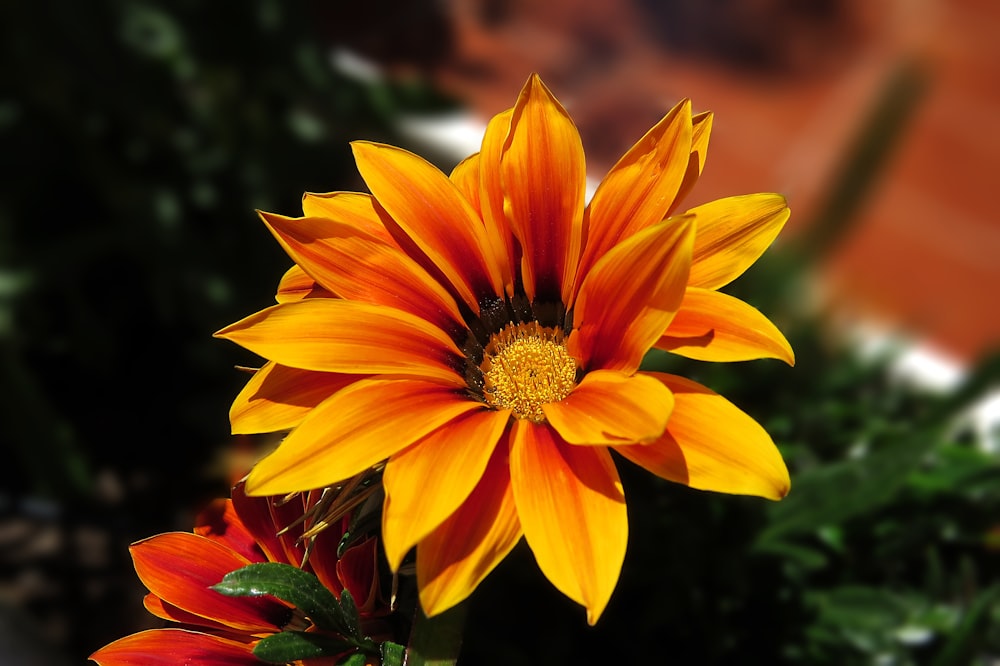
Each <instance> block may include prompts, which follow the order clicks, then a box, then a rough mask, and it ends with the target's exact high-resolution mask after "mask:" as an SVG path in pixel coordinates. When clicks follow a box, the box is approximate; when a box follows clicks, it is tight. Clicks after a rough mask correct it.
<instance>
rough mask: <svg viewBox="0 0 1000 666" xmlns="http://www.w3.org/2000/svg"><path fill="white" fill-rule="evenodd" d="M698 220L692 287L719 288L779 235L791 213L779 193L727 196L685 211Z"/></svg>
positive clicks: (745, 267)
mask: <svg viewBox="0 0 1000 666" xmlns="http://www.w3.org/2000/svg"><path fill="white" fill-rule="evenodd" d="M688 213H691V214H693V215H695V217H696V219H697V221H698V235H697V236H695V239H694V250H693V252H692V254H691V277H690V278H689V279H688V283H689V284H690V285H691V286H692V287H704V288H705V289H718V288H719V287H722V286H725V285H727V284H729V283H730V282H732V281H733V280H735V279H736V278H738V277H739V276H740V275H742V274H743V271H745V270H746V269H747V268H749V267H750V266H751V265H752V264H753V262H755V261H757V259H758V258H759V257H760V255H762V254H764V250H766V249H767V248H768V246H769V245H770V244H771V242H772V241H774V239H775V238H776V237H777V236H778V232H779V231H781V228H782V227H783V226H784V225H785V222H786V221H787V220H788V216H789V214H790V212H789V210H788V205H787V204H786V203H785V198H784V197H783V196H781V195H780V194H748V195H744V196H738V197H727V198H725V199H719V200H717V201H712V202H710V203H707V204H704V205H701V206H697V207H695V208H692V209H691V210H689V211H688Z"/></svg>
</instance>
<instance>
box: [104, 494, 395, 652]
mask: <svg viewBox="0 0 1000 666" xmlns="http://www.w3.org/2000/svg"><path fill="white" fill-rule="evenodd" d="M278 499H280V498H273V497H267V498H264V497H248V496H247V495H245V494H244V492H243V485H242V484H239V485H237V486H236V487H235V488H233V491H232V499H227V500H219V501H217V502H214V503H213V504H212V505H210V506H209V507H208V508H207V509H206V510H205V511H203V512H202V513H201V514H200V515H199V516H198V518H197V520H196V524H195V529H194V531H193V532H167V533H164V534H158V535H156V536H153V537H150V538H148V539H144V540H142V541H139V542H136V543H134V544H132V546H131V547H130V548H129V551H130V552H131V554H132V560H133V562H134V564H135V570H136V573H137V574H138V576H139V579H140V580H141V581H142V582H143V584H144V585H145V586H146V587H147V588H148V589H149V594H147V595H146V597H145V599H144V600H143V605H144V606H145V607H146V610H148V611H149V612H150V613H152V614H153V615H155V616H157V617H159V618H162V619H164V620H167V621H169V622H172V623H175V624H174V625H172V626H169V627H167V628H163V629H149V630H146V631H141V632H139V633H136V634H132V635H131V636H126V637H124V638H121V639H119V640H117V641H114V642H113V643H110V644H108V645H106V646H104V647H103V648H101V649H100V650H98V651H97V652H95V653H94V654H92V655H91V656H90V658H91V659H92V660H94V661H96V662H97V663H98V664H100V665H101V666H125V665H126V664H148V665H154V664H164V665H166V664H189V663H190V664H233V665H234V666H235V665H240V664H246V665H247V666H255V665H256V666H259V665H260V664H262V663H264V662H263V661H261V660H260V659H258V658H256V657H255V656H254V655H253V648H254V646H255V645H256V644H257V643H258V641H259V640H260V639H261V638H264V637H266V636H269V635H271V634H275V633H278V632H280V631H282V630H283V629H286V628H296V629H300V630H312V627H310V623H309V622H308V620H307V619H305V618H304V617H301V616H300V614H299V611H296V610H295V609H293V608H292V607H290V606H289V605H288V604H286V603H284V602H282V601H280V600H278V599H276V598H274V597H269V596H260V597H230V596H225V595H223V594H220V593H219V592H216V591H214V590H212V589H211V586H213V585H215V584H217V583H219V582H220V581H221V580H222V578H223V576H225V575H226V574H227V573H229V572H231V571H235V570H237V569H241V568H242V567H245V566H247V565H250V564H254V563H258V562H280V563H282V564H291V565H293V566H296V567H300V566H301V563H302V560H303V556H304V555H305V547H304V546H303V542H302V541H301V540H300V539H299V537H301V536H302V533H303V532H302V523H301V522H299V523H296V521H299V520H300V519H301V518H302V515H303V512H304V511H308V510H309V508H310V507H311V506H312V505H313V504H314V503H315V501H314V500H315V499H316V498H315V497H309V496H308V495H307V494H303V495H302V496H300V497H297V498H293V499H292V501H289V502H287V503H282V502H278V501H277V500H278ZM345 521H346V519H345ZM289 526H290V527H289ZM341 527H342V529H341V530H337V529H330V530H327V531H325V532H322V533H320V534H319V535H318V536H317V537H316V538H315V539H314V541H313V545H312V551H311V555H310V557H309V558H308V563H307V564H306V565H305V566H301V568H304V569H306V570H307V571H310V572H311V573H313V574H314V575H315V576H316V578H317V579H318V580H319V581H320V583H322V584H323V586H325V587H326V588H327V589H329V590H330V591H332V592H333V593H334V594H335V595H337V596H339V595H340V593H341V590H345V589H346V590H349V591H350V593H351V595H352V596H353V597H354V598H355V599H357V602H358V608H359V612H360V613H361V615H362V618H363V620H365V621H366V622H368V623H369V628H375V629H376V631H378V630H382V631H384V628H381V625H380V624H379V620H378V619H377V616H380V615H384V614H385V613H386V612H388V611H387V608H385V607H384V606H383V605H380V604H379V599H380V593H379V586H378V575H377V568H376V562H377V555H378V553H377V550H376V539H375V538H374V537H369V538H368V539H367V540H364V541H362V542H361V543H358V544H356V545H354V546H351V547H349V548H347V549H346V550H345V551H344V553H343V556H341V557H338V555H337V548H338V546H339V541H340V539H341V537H342V535H343V533H344V530H345V529H346V522H344V523H343V524H342V525H341ZM283 528H287V529H284V531H282V530H283ZM279 532H282V533H281V535H280V536H279V535H278V533H279ZM308 663H310V664H313V663H315V664H320V663H333V660H332V659H327V660H325V661H324V660H309V661H308Z"/></svg>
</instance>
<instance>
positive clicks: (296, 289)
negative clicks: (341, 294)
mask: <svg viewBox="0 0 1000 666" xmlns="http://www.w3.org/2000/svg"><path fill="white" fill-rule="evenodd" d="M331 296H333V294H331V293H330V292H328V291H327V290H326V289H324V288H323V287H321V286H319V285H318V284H316V280H313V279H312V278H311V277H309V276H308V275H307V274H306V272H305V271H304V270H302V268H301V267H300V266H296V265H294V264H293V265H292V267H291V268H289V269H288V270H287V271H285V274H284V275H282V276H281V280H280V281H279V282H278V293H277V294H275V296H274V300H275V301H277V302H278V303H291V302H292V301H301V300H302V299H304V298H313V297H326V298H329V297H331Z"/></svg>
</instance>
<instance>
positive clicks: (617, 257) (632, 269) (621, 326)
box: [568, 217, 695, 374]
mask: <svg viewBox="0 0 1000 666" xmlns="http://www.w3.org/2000/svg"><path fill="white" fill-rule="evenodd" d="M694 235H695V234H694V224H692V223H691V220H690V219H687V218H684V217H680V218H670V219H669V220H667V221H665V222H661V223H660V224H656V225H653V226H652V227H649V228H648V229H644V230H643V231H640V232H639V233H637V234H635V235H633V236H631V237H629V238H627V239H625V240H624V241H622V242H621V243H619V244H618V245H616V246H615V247H613V248H612V249H611V250H610V251H609V252H608V253H607V254H605V255H604V256H603V257H601V259H600V260H599V261H598V262H597V264H595V265H594V268H593V270H591V271H590V274H589V275H588V276H587V277H586V279H585V280H584V281H583V286H582V287H581V289H580V296H579V298H578V299H577V302H576V308H575V311H574V315H573V317H574V322H575V326H576V328H575V330H574V331H573V333H572V334H571V335H570V338H569V341H568V349H569V351H570V353H571V354H573V356H575V357H576V358H577V359H578V360H579V361H580V363H581V365H582V367H583V368H584V369H585V370H596V369H601V368H603V369H607V370H621V371H623V372H625V373H626V374H631V373H633V372H635V370H636V369H637V368H638V367H639V364H640V363H641V362H642V357H643V356H644V355H645V353H646V352H647V351H649V348H650V347H652V346H653V343H654V342H656V341H657V340H658V339H659V338H660V335H661V334H662V333H663V331H664V330H665V329H666V327H667V325H668V324H669V323H670V320H671V319H673V316H674V313H675V312H676V311H677V308H679V307H680V305H681V300H682V299H683V297H684V288H685V284H686V283H687V277H688V265H689V262H690V257H691V245H692V242H693V240H694Z"/></svg>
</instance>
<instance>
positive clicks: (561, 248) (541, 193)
mask: <svg viewBox="0 0 1000 666" xmlns="http://www.w3.org/2000/svg"><path fill="white" fill-rule="evenodd" d="M500 171H501V178H502V182H503V194H504V210H505V212H506V216H507V220H508V222H509V223H510V225H511V227H512V229H513V231H514V235H515V236H516V237H517V239H518V240H519V241H520V242H521V247H522V249H523V252H524V256H523V258H522V261H521V271H522V276H523V278H524V289H525V292H526V293H527V295H528V298H529V299H530V300H539V301H545V302H563V303H565V302H567V300H568V296H569V294H570V293H571V290H572V288H573V278H574V277H575V275H576V266H577V262H578V261H579V259H580V250H581V242H582V234H583V203H584V196H585V194H586V175H587V174H586V166H585V162H584V155H583V144H582V143H581V141H580V133H579V132H578V131H577V129H576V126H575V125H574V124H573V121H572V120H571V119H570V117H569V114H568V113H566V110H565V109H564V108H563V107H562V106H561V105H560V104H559V102H558V101H556V99H555V97H553V96H552V93H551V92H549V90H548V88H546V87H545V85H544V84H543V83H542V81H541V79H539V78H538V76H537V75H534V74H532V75H531V78H529V79H528V82H527V83H526V84H525V85H524V88H523V89H522V90H521V94H520V96H518V98H517V103H516V104H515V105H514V110H513V113H512V116H511V122H510V132H509V133H508V134H507V138H506V141H505V143H504V146H503V152H502V157H501V159H500Z"/></svg>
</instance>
